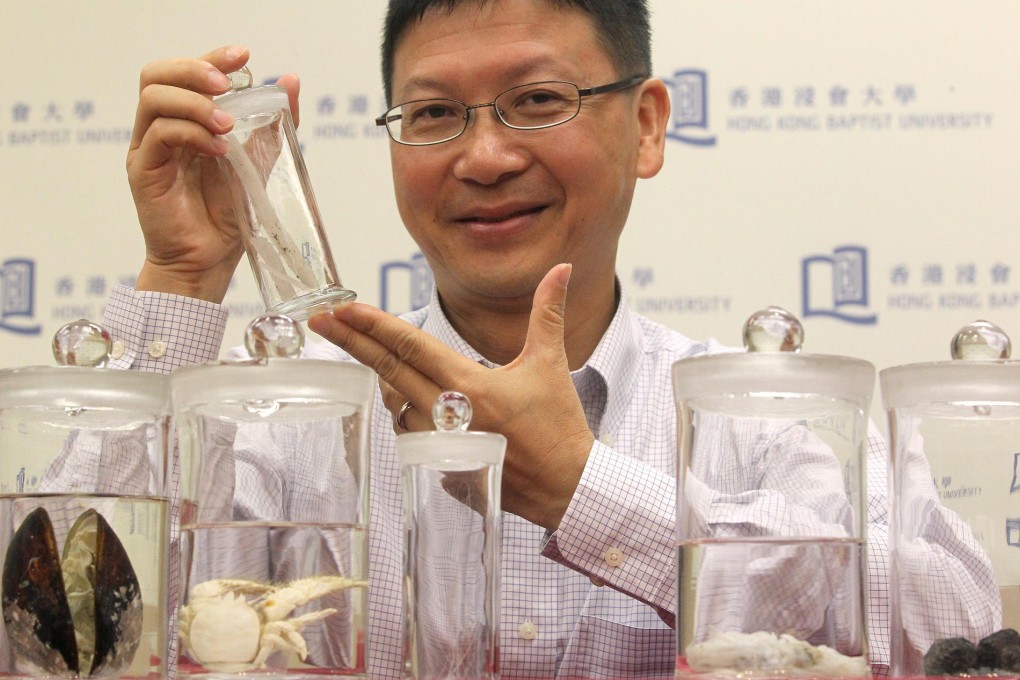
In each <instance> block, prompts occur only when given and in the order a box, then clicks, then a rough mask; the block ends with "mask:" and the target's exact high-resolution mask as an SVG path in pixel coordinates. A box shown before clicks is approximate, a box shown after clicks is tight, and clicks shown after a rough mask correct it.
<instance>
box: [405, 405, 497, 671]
mask: <svg viewBox="0 0 1020 680" xmlns="http://www.w3.org/2000/svg"><path fill="white" fill-rule="evenodd" d="M470 413H471V411H470V403H469V402H468V401H467V399H466V397H464V396H463V395H461V394H459V393H452V392H446V393H443V394H442V395H440V398H439V401H437V403H436V405H435V407H434V408H433V420H434V421H435V423H436V427H437V430H436V431H433V432H414V433H409V434H404V435H401V436H400V437H398V438H397V456H398V459H399V462H400V469H401V477H402V479H403V487H404V518H405V519H404V524H405V529H406V532H407V543H406V548H405V554H404V577H405V582H406V591H405V594H404V598H405V599H404V622H405V628H404V677H405V678H409V679H413V680H478V679H492V678H498V677H499V596H500V589H499V577H500V569H499V564H500V544H501V542H500V502H499V490H500V481H501V479H502V469H503V454H504V452H505V449H506V438H505V437H503V436H502V435H499V434H490V433H486V432H466V431H464V430H466V428H467V425H468V422H469V421H470V419H471V415H470Z"/></svg>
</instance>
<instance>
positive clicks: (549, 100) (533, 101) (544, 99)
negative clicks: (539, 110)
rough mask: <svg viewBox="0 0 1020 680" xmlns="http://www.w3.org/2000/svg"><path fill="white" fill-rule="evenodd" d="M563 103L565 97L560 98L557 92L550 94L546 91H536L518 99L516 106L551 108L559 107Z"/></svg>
mask: <svg viewBox="0 0 1020 680" xmlns="http://www.w3.org/2000/svg"><path fill="white" fill-rule="evenodd" d="M562 102H563V97H561V96H559V95H558V94H556V93H555V92H548V91H546V90H534V91H532V92H527V93H525V94H524V95H522V96H521V97H519V98H518V99H517V102H516V106H518V107H527V106H549V105H557V104H560V103H562Z"/></svg>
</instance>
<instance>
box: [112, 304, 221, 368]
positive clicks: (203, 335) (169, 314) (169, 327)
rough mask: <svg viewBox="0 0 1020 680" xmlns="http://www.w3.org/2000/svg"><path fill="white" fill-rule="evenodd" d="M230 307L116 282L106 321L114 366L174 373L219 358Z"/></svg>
mask: <svg viewBox="0 0 1020 680" xmlns="http://www.w3.org/2000/svg"><path fill="white" fill-rule="evenodd" d="M227 316H228V312H227V310H226V308H224V307H223V306H222V305H217V304H215V303H212V302H205V301H204V300H196V299H194V298H188V297H183V296H180V295H171V294H169V293H157V292H152V291H136V290H133V289H131V288H128V287H126V286H116V287H114V289H113V290H112V292H111V293H110V299H109V300H108V301H107V305H106V310H105V311H104V313H103V324H104V326H105V327H106V328H107V330H109V331H110V334H111V335H112V336H113V341H114V351H113V356H112V357H111V361H110V367H111V368H119V369H132V370H137V371H148V372H151V373H170V372H171V371H172V370H173V369H175V368H177V367H178V366H187V365H190V364H199V363H203V362H206V361H212V360H214V359H216V358H217V356H218V355H219V351H220V344H221V343H222V342H223V333H224V330H225V329H226V325H227Z"/></svg>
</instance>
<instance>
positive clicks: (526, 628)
mask: <svg viewBox="0 0 1020 680" xmlns="http://www.w3.org/2000/svg"><path fill="white" fill-rule="evenodd" d="M517 632H518V633H519V634H520V636H521V639H522V640H534V639H535V636H537V635H538V626H536V625H535V624H533V623H532V622H531V621H525V622H524V623H522V624H521V625H520V626H518V628H517Z"/></svg>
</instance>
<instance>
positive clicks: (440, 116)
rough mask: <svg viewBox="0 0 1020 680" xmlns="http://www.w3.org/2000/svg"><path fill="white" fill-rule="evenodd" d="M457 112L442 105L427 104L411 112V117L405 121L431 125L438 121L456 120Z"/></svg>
mask: <svg viewBox="0 0 1020 680" xmlns="http://www.w3.org/2000/svg"><path fill="white" fill-rule="evenodd" d="M456 117H457V112H456V111H455V110H454V109H453V108H452V107H450V106H444V105H442V104H429V105H427V106H422V107H419V108H415V109H413V110H412V111H411V115H410V116H408V119H407V121H405V122H408V123H410V124H412V125H413V124H415V123H422V124H425V123H431V122H435V121H440V120H444V119H448V118H456Z"/></svg>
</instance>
